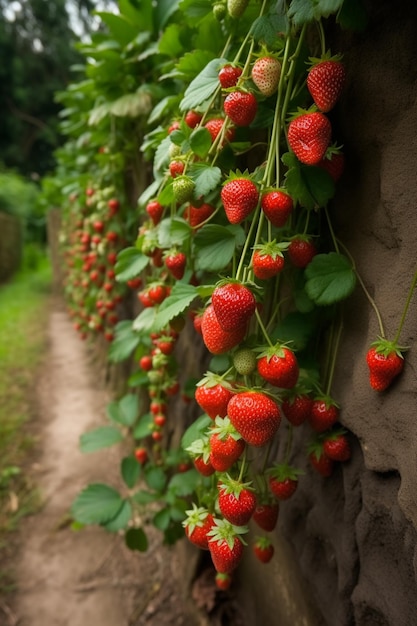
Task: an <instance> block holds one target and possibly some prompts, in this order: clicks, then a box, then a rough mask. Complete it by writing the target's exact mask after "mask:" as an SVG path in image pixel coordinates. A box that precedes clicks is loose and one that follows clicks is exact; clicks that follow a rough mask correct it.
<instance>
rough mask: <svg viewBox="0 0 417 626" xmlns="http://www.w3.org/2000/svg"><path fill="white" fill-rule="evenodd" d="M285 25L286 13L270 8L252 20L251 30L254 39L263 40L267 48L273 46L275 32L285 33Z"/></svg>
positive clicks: (275, 38) (286, 23) (286, 24)
mask: <svg viewBox="0 0 417 626" xmlns="http://www.w3.org/2000/svg"><path fill="white" fill-rule="evenodd" d="M287 27H288V20H287V17H286V15H285V14H278V13H276V12H274V11H273V10H271V11H270V13H269V14H267V15H262V16H260V17H258V18H257V19H256V20H255V21H254V23H253V25H252V29H251V32H252V35H253V38H254V39H255V41H258V42H263V43H264V44H265V45H266V46H267V47H268V48H273V46H274V44H276V42H277V33H279V32H284V33H285V32H286V30H287Z"/></svg>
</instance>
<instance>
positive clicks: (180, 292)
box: [152, 282, 198, 332]
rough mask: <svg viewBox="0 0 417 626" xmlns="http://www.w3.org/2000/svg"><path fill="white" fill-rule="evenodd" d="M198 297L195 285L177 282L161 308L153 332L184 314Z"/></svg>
mask: <svg viewBox="0 0 417 626" xmlns="http://www.w3.org/2000/svg"><path fill="white" fill-rule="evenodd" d="M197 295H198V292H197V289H196V288H195V287H194V286H193V285H187V284H185V283H181V282H177V283H175V285H174V287H173V288H172V291H171V294H170V295H169V296H168V297H167V298H165V300H164V301H163V302H162V304H161V306H160V307H159V310H158V313H157V315H156V317H155V320H154V322H153V325H152V330H153V331H155V332H158V331H159V330H161V329H162V328H164V326H166V325H167V324H168V322H170V321H171V320H172V319H173V318H174V317H176V316H177V315H179V314H180V313H182V312H183V311H184V310H185V309H186V308H187V307H188V306H189V305H190V304H191V302H192V301H193V300H194V298H195V297H196V296H197Z"/></svg>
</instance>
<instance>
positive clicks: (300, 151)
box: [288, 111, 332, 165]
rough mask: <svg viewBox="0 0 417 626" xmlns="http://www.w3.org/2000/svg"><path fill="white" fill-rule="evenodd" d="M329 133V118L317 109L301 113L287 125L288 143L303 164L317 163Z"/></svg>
mask: <svg viewBox="0 0 417 626" xmlns="http://www.w3.org/2000/svg"><path fill="white" fill-rule="evenodd" d="M331 135H332V127H331V124H330V122H329V120H328V119H327V117H326V116H325V115H323V113H320V112H318V111H314V112H313V113H303V114H302V115H299V116H298V117H296V118H294V119H293V120H291V122H290V123H289V126H288V144H289V146H290V148H291V150H292V151H293V152H294V154H295V156H296V157H297V159H298V160H299V161H301V163H304V164H305V165H317V163H319V162H320V161H321V160H322V158H323V157H324V155H325V153H326V150H327V148H328V147H329V143H330V139H331Z"/></svg>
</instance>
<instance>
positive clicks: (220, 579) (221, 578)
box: [214, 572, 232, 591]
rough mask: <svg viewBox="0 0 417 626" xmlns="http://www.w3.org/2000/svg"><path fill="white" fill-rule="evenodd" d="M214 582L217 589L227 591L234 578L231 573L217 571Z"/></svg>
mask: <svg viewBox="0 0 417 626" xmlns="http://www.w3.org/2000/svg"><path fill="white" fill-rule="evenodd" d="M214 582H215V584H216V587H217V589H221V590H222V591H226V590H227V589H229V587H230V585H231V583H232V579H231V578H230V576H229V574H221V573H220V572H217V573H216V576H215V578H214Z"/></svg>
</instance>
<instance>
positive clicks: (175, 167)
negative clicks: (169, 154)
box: [169, 161, 185, 178]
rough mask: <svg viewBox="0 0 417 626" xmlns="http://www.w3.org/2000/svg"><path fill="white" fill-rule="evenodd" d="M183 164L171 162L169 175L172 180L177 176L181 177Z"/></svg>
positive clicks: (181, 162)
mask: <svg viewBox="0 0 417 626" xmlns="http://www.w3.org/2000/svg"><path fill="white" fill-rule="evenodd" d="M184 168H185V163H184V162H183V161H171V162H170V164H169V173H170V174H171V176H172V178H176V177H177V176H181V174H182V173H183V172H184Z"/></svg>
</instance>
